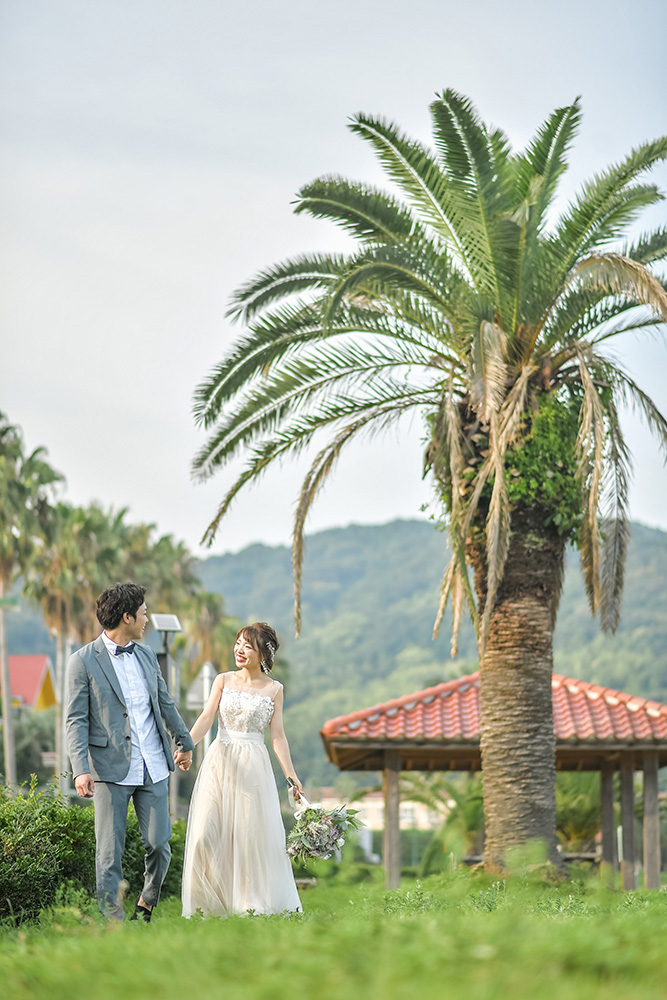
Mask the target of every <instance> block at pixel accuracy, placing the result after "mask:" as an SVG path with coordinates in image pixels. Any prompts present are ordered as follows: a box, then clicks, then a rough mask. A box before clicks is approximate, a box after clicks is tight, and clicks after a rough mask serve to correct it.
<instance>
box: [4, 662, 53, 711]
mask: <svg viewBox="0 0 667 1000" xmlns="http://www.w3.org/2000/svg"><path fill="white" fill-rule="evenodd" d="M8 659H9V678H10V684H11V690H12V698H14V699H20V701H21V702H22V703H23V704H25V705H34V704H35V703H36V701H37V699H38V697H39V694H40V691H41V690H42V686H43V684H44V682H45V680H46V674H47V673H51V675H52V676H51V680H52V682H53V671H52V667H51V657H50V656H45V655H43V654H41V655H39V656H10V657H8Z"/></svg>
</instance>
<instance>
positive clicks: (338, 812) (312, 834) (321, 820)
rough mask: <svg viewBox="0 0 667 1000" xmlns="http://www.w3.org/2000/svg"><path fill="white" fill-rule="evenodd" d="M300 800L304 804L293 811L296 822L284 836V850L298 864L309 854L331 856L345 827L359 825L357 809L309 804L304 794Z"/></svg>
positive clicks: (342, 841)
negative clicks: (356, 817) (330, 807)
mask: <svg viewBox="0 0 667 1000" xmlns="http://www.w3.org/2000/svg"><path fill="white" fill-rule="evenodd" d="M300 801H301V802H302V803H303V805H302V806H301V807H300V808H299V809H297V810H296V812H295V813H294V817H295V819H296V823H295V824H294V826H293V828H292V830H291V831H290V834H289V837H288V838H287V839H288V846H287V853H288V854H289V855H290V857H292V858H296V860H297V861H300V862H301V864H304V865H305V864H306V863H307V862H308V861H310V859H311V858H324V859H327V858H330V857H331V856H332V854H333V853H334V851H335V850H337V849H338V850H340V848H341V847H342V846H343V844H344V843H345V837H344V833H345V831H346V830H358V829H359V825H360V824H359V820H357V819H355V816H356V814H357V812H358V810H357V809H348V808H347V807H346V806H340V808H338V809H324V808H323V807H322V806H320V805H317V803H315V804H314V805H311V804H310V802H308V800H307V799H306V798H305V796H303V795H301V796H300Z"/></svg>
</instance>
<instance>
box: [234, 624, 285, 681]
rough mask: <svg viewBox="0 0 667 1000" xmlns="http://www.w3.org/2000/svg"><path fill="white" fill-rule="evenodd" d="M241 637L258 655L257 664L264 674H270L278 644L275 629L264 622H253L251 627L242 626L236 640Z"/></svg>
mask: <svg viewBox="0 0 667 1000" xmlns="http://www.w3.org/2000/svg"><path fill="white" fill-rule="evenodd" d="M240 636H243V638H244V639H246V640H247V641H248V642H249V643H250V645H251V646H252V648H253V649H256V650H257V652H258V653H259V662H260V666H261V668H262V671H263V672H264V673H265V674H269V673H271V670H272V669H273V660H274V657H275V655H276V650H277V649H278V646H279V645H280V643H279V642H278V636H277V635H276V631H275V629H273V628H271V626H270V625H267V623H266V622H253V624H252V625H244V627H243V628H242V629H239V631H238V632H237V633H236V638H237V639H238V638H240Z"/></svg>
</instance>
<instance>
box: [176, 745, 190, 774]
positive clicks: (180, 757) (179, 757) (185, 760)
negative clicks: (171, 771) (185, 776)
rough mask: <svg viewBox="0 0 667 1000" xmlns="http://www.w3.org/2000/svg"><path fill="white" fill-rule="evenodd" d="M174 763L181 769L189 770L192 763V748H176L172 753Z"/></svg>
mask: <svg viewBox="0 0 667 1000" xmlns="http://www.w3.org/2000/svg"><path fill="white" fill-rule="evenodd" d="M174 763H175V764H178V766H179V767H180V769H181V771H189V770H190V765H191V764H192V750H177V751H176V753H175V754H174Z"/></svg>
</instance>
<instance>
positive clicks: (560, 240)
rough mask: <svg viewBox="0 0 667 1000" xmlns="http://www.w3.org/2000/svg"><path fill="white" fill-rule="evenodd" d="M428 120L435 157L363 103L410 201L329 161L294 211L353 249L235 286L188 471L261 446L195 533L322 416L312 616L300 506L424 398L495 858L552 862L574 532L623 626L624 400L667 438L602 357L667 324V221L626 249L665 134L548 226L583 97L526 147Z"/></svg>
mask: <svg viewBox="0 0 667 1000" xmlns="http://www.w3.org/2000/svg"><path fill="white" fill-rule="evenodd" d="M431 116H432V122H433V132H434V143H435V149H430V148H428V147H427V146H425V145H423V144H422V143H420V142H417V141H415V140H412V139H409V138H408V137H406V136H405V135H403V134H402V133H401V132H400V131H399V129H398V128H397V127H396V126H395V125H393V124H391V123H388V122H387V121H385V120H383V119H380V118H372V117H369V116H366V115H357V116H356V117H355V118H354V119H353V121H352V124H351V129H352V131H353V132H355V133H356V134H357V135H359V136H361V137H362V138H363V139H365V140H366V141H367V142H368V143H369V144H370V146H371V147H372V148H373V150H374V151H375V153H376V154H377V155H378V157H379V159H380V162H381V164H382V166H383V167H384V168H385V170H386V172H387V175H388V178H389V180H390V181H391V182H392V183H393V185H394V187H395V189H397V194H392V193H386V192H383V191H381V190H378V189H376V188H373V187H369V186H367V185H364V184H358V183H352V182H349V181H346V180H344V179H342V178H339V177H333V176H330V177H324V178H321V179H319V180H316V181H314V182H313V183H311V184H309V185H307V186H306V187H304V188H303V189H302V190H301V191H300V193H299V198H298V202H297V207H296V211H297V212H307V213H309V214H311V215H313V216H315V217H316V218H326V219H332V220H333V221H335V222H337V223H339V224H340V225H342V226H343V228H344V229H346V230H347V231H348V233H351V234H352V236H354V237H355V238H356V240H357V242H358V248H357V249H356V250H355V251H353V252H351V253H348V254H317V255H304V256H300V257H296V258H294V259H290V260H287V261H286V262H284V263H282V264H279V265H277V266H275V267H272V268H270V269H268V270H266V271H264V272H262V273H261V274H259V275H258V276H257V277H256V278H255V279H253V280H251V281H249V282H248V283H247V284H246V285H244V286H243V287H242V288H241V289H240V290H239V291H238V292H237V293H236V295H235V296H234V300H233V306H232V309H231V315H232V316H233V317H235V318H238V319H241V320H243V321H244V322H245V323H246V324H247V325H248V327H249V332H248V333H247V334H246V335H245V336H244V337H242V338H241V340H240V341H239V342H238V343H237V344H236V346H235V347H234V348H232V349H231V350H230V351H229V353H228V354H227V356H226V357H225V358H224V359H223V360H222V361H221V362H220V364H219V365H218V366H217V367H216V368H215V369H214V370H213V371H212V373H211V374H210V376H209V377H208V378H207V379H206V381H205V382H203V383H202V385H201V386H200V387H199V389H198V390H197V393H196V400H195V414H196V419H197V421H198V422H199V424H201V425H203V426H204V427H206V428H208V429H209V430H210V437H209V439H208V441H207V443H206V444H205V445H204V447H202V449H201V451H200V452H199V454H198V455H197V456H196V459H195V462H194V469H195V473H196V474H197V475H198V476H199V477H201V478H206V477H208V476H211V475H213V474H214V473H215V472H216V471H217V470H218V469H220V468H221V467H222V466H224V465H225V463H226V462H228V461H229V460H230V459H231V458H232V457H234V456H235V455H237V454H238V453H239V452H241V451H244V450H247V449H250V459H249V462H248V464H247V466H246V468H245V469H244V471H243V472H242V474H241V475H240V476H239V477H238V478H237V479H236V481H235V482H234V483H233V484H232V486H231V487H230V488H229V490H228V492H227V493H226V495H225V496H224V498H223V500H222V502H221V503H220V506H219V508H218V510H217V513H216V515H215V517H214V518H213V520H212V521H211V524H210V525H209V527H208V529H207V531H206V534H205V539H206V540H207V541H209V542H210V541H211V540H212V539H213V537H214V535H215V532H216V530H217V528H218V525H219V523H220V520H221V518H222V517H223V516H224V515H225V513H226V511H227V510H228V508H229V505H230V504H231V503H232V501H233V499H234V498H235V496H236V495H237V494H238V492H239V490H241V489H242V488H243V486H245V484H246V483H248V482H250V481H251V480H254V479H256V478H257V477H258V476H260V475H261V473H262V472H263V471H264V470H265V469H266V468H267V467H268V466H269V465H271V464H272V463H274V462H276V461H279V460H280V459H282V458H283V457H284V456H286V455H289V454H296V453H298V452H300V451H301V450H302V449H304V448H305V447H306V446H307V445H308V444H309V443H310V442H311V440H312V439H313V437H314V436H315V435H316V434H317V432H319V431H322V430H325V429H329V435H330V436H329V438H328V440H327V441H326V443H325V444H324V446H323V447H322V448H321V450H320V451H319V452H318V454H317V455H316V457H315V460H314V462H313V464H312V466H311V468H310V470H309V472H308V474H307V476H306V478H305V481H304V484H303V488H302V490H301V495H300V498H299V502H298V506H297V510H296V517H295V525H294V539H293V566H294V578H295V591H296V600H295V609H296V620H297V630H298V627H299V620H300V611H299V598H298V595H299V588H300V583H301V560H302V552H303V528H304V521H305V518H306V515H307V513H308V510H309V508H310V505H311V504H312V502H313V500H314V499H315V497H316V495H317V493H318V491H319V490H320V488H321V487H322V485H323V483H324V482H325V480H326V478H327V476H328V475H329V473H330V472H331V470H332V468H333V466H334V465H335V462H336V459H337V458H338V455H339V454H340V452H341V450H342V449H343V448H344V447H345V445H347V443H348V442H349V441H351V440H352V439H354V438H355V437H358V436H359V435H362V434H367V435H371V434H377V433H379V432H380V431H384V430H385V429H386V428H387V427H388V426H389V425H391V424H394V423H395V422H396V421H397V420H399V419H400V418H401V417H402V416H403V414H405V413H408V412H410V411H413V412H414V411H415V410H418V411H419V412H420V413H421V414H422V415H423V417H424V419H425V421H426V425H427V428H428V435H429V439H430V440H429V444H428V448H427V450H426V454H425V470H427V471H429V472H430V473H431V474H432V476H433V479H434V483H435V484H436V487H437V490H438V493H439V495H440V497H441V498H442V501H443V504H444V508H445V515H446V524H447V528H448V536H449V540H450V543H451V551H452V555H451V560H450V562H449V565H448V567H447V569H446V571H445V574H444V578H443V586H442V595H441V607H440V612H439V614H438V618H437V622H436V631H437V625H438V624H439V621H440V617H441V615H442V611H443V609H444V607H445V604H446V602H447V601H448V600H450V599H451V602H452V608H453V636H454V638H453V653H454V654H455V652H456V634H457V631H458V626H459V623H460V621H461V616H462V614H463V612H464V609H465V608H466V607H467V610H468V612H469V614H470V616H471V618H472V620H473V622H474V624H475V628H476V633H477V638H478V649H479V658H480V668H481V712H482V731H481V747H482V765H483V787H484V806H485V828H486V844H485V854H484V861H485V865H486V866H488V867H493V866H502V865H503V859H504V856H505V853H506V850H507V848H508V847H511V846H513V845H517V844H523V843H525V842H526V841H528V840H530V839H532V838H540V839H541V840H543V841H545V842H546V844H547V847H548V851H549V856H550V857H551V858H552V860H554V861H557V854H556V826H555V797H554V783H555V741H554V731H553V722H552V707H551V673H552V636H553V627H554V623H555V616H556V611H557V607H558V600H559V594H560V587H561V579H562V571H563V552H564V548H565V545H566V543H567V542H568V540H575V541H576V542H577V544H578V545H579V548H580V551H581V562H582V569H583V573H584V579H585V584H586V590H587V593H588V597H589V600H590V604H591V608H592V610H593V612H594V613H595V612H597V611H599V612H600V621H601V625H602V628H603V629H604V630H606V631H611V632H613V631H614V629H615V628H616V625H617V623H618V617H619V608H620V600H621V595H622V589H623V566H624V559H625V552H626V545H627V538H628V520H627V486H628V474H629V466H630V456H629V454H628V449H627V447H626V443H625V440H624V437H623V434H622V430H621V425H620V420H619V409H620V407H621V406H622V405H623V404H627V403H629V404H630V405H631V406H633V407H635V408H636V409H637V410H638V411H639V412H640V413H641V414H642V415H643V417H644V418H645V420H646V422H647V424H648V426H649V428H650V430H651V431H653V432H654V433H656V434H657V435H658V438H659V440H660V444H661V446H662V448H663V449H666V448H667V421H665V419H664V417H663V416H662V414H661V413H660V412H659V411H658V409H657V408H656V406H655V405H654V403H653V402H652V401H651V399H650V398H649V397H648V396H647V395H646V394H645V393H644V392H643V391H642V390H641V389H640V387H639V386H638V385H637V384H636V383H635V382H634V381H633V379H632V378H631V377H630V375H629V374H628V373H627V372H626V371H625V370H624V369H623V367H622V366H621V365H620V364H619V363H618V362H617V361H615V360H614V359H613V357H612V356H611V355H610V354H609V353H608V352H607V344H608V342H609V341H611V339H612V338H613V337H616V336H619V335H622V334H629V333H630V332H632V331H646V330H651V329H654V328H655V327H656V324H658V323H660V322H663V321H664V320H665V319H667V295H666V294H665V289H664V287H663V285H662V284H661V282H660V281H659V280H658V279H657V278H656V277H655V276H654V275H653V274H652V272H651V270H650V266H651V265H652V264H654V263H655V262H656V261H659V260H661V259H663V258H664V257H665V256H666V255H667V228H661V229H658V230H657V231H655V232H651V233H648V234H646V235H644V236H641V237H640V238H639V239H637V240H636V241H634V242H621V238H622V237H623V234H624V233H625V231H626V230H627V228H628V226H629V225H630V224H631V223H632V222H633V221H634V220H635V218H636V216H637V214H638V213H639V211H640V209H642V208H643V207H645V206H647V205H652V204H654V203H656V202H657V201H658V200H660V198H661V194H660V192H659V191H658V189H657V188H656V187H655V185H653V184H651V183H648V182H647V181H645V180H643V179H642V177H643V175H644V174H645V173H646V172H647V171H648V170H649V169H650V168H651V167H652V166H653V165H654V164H656V163H658V162H659V161H661V160H664V159H665V158H666V156H667V138H662V139H658V140H656V141H654V142H648V143H645V144H644V145H641V146H640V147H638V148H637V149H635V150H633V151H632V152H631V153H630V154H629V155H628V156H627V157H626V158H625V159H624V160H622V161H621V162H620V163H618V164H615V165H612V166H610V167H609V168H608V169H606V170H605V171H603V172H602V173H600V174H598V175H597V176H595V177H593V178H592V179H591V180H590V181H589V182H587V183H586V184H585V185H584V186H583V188H582V190H581V191H580V192H579V194H578V195H577V196H576V197H575V198H574V199H573V201H572V202H571V203H570V204H569V206H568V207H566V208H565V210H564V211H563V212H562V213H561V214H560V216H559V217H556V215H555V209H554V198H555V194H556V189H557V185H558V182H559V179H560V177H561V175H562V174H563V172H564V170H565V169H566V166H567V152H568V149H569V147H570V144H571V142H572V140H573V138H574V135H575V133H576V130H577V127H578V125H579V120H580V105H579V101H578V100H576V101H575V102H574V103H573V104H571V105H569V106H567V107H563V108H559V109H557V110H556V111H554V113H553V114H552V115H551V116H550V117H549V118H548V119H547V120H546V121H545V122H544V124H543V125H542V126H541V127H540V129H539V130H538V131H537V133H536V135H535V137H534V139H533V140H532V141H531V142H530V144H529V145H528V147H527V148H526V149H525V150H523V151H520V152H513V151H512V149H511V148H510V144H509V142H508V139H507V137H506V136H505V135H504V133H503V132H502V131H501V130H500V129H491V128H489V127H487V126H486V125H485V124H484V123H483V122H482V121H481V120H480V118H479V115H478V114H477V112H476V110H475V108H474V107H473V105H472V104H471V102H470V101H469V100H468V99H466V98H465V97H463V96H461V95H460V94H458V93H456V92H454V91H452V90H447V91H445V92H444V93H443V94H442V95H441V96H440V97H438V98H437V99H436V100H435V101H434V102H433V103H432V105H431ZM470 568H472V571H473V578H472V581H471V578H470V573H469V569H470Z"/></svg>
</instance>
